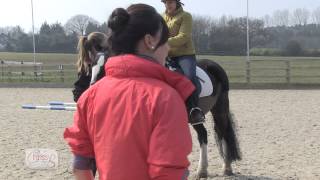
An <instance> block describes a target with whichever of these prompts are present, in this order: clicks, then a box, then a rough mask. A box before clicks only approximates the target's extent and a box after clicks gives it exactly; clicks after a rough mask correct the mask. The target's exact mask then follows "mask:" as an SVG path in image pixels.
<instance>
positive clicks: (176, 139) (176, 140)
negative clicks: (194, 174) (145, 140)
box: [148, 92, 192, 180]
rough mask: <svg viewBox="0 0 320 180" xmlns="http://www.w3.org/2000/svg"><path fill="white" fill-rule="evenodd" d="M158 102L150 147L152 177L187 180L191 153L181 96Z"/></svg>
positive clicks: (149, 159)
mask: <svg viewBox="0 0 320 180" xmlns="http://www.w3.org/2000/svg"><path fill="white" fill-rule="evenodd" d="M175 93H176V92H175ZM160 99H161V100H160ZM159 101H160V102H159V103H158V105H157V106H156V107H155V108H156V111H155V112H156V113H155V116H156V119H157V121H156V124H155V125H154V128H153V131H152V134H151V139H150V145H149V156H148V163H149V175H150V178H151V179H153V180H167V179H177V180H181V179H185V178H186V175H187V174H188V166H189V161H188V158H187V156H188V155H189V154H190V153H191V149H192V142H191V141H192V140H191V135H190V130H189V126H188V121H187V112H186V108H185V104H184V103H183V100H182V99H181V97H180V96H179V95H178V93H176V94H171V95H166V97H160V98H159Z"/></svg>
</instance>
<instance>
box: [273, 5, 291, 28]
mask: <svg viewBox="0 0 320 180" xmlns="http://www.w3.org/2000/svg"><path fill="white" fill-rule="evenodd" d="M289 15H290V14H289V10H287V9H286V10H276V11H275V12H274V13H273V17H272V21H273V24H274V25H275V26H288V25H289Z"/></svg>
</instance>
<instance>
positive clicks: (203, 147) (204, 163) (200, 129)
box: [193, 124, 208, 178]
mask: <svg viewBox="0 0 320 180" xmlns="http://www.w3.org/2000/svg"><path fill="white" fill-rule="evenodd" d="M193 128H194V129H195V130H196V132H197V134H198V140H199V143H200V158H199V164H198V169H197V178H207V177H208V154H207V145H208V135H207V130H206V128H205V127H204V125H203V124H198V125H193Z"/></svg>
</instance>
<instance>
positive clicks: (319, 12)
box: [312, 7, 320, 25]
mask: <svg viewBox="0 0 320 180" xmlns="http://www.w3.org/2000/svg"><path fill="white" fill-rule="evenodd" d="M312 18H313V22H314V23H315V24H317V25H320V7H318V8H316V9H315V10H314V11H313V12H312Z"/></svg>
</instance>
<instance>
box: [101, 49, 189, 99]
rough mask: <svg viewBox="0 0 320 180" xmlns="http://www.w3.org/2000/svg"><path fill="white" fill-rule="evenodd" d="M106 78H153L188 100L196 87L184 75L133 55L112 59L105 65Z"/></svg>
mask: <svg viewBox="0 0 320 180" xmlns="http://www.w3.org/2000/svg"><path fill="white" fill-rule="evenodd" d="M105 72H106V76H111V77H117V78H127V77H142V78H153V79H157V80H160V81H163V82H165V83H166V84H168V85H169V86H171V87H172V88H174V89H176V91H177V92H178V93H179V94H180V95H181V97H182V98H183V99H184V100H186V99H187V98H188V97H189V96H190V95H191V93H192V92H193V91H194V89H195V87H194V86H193V84H192V83H191V81H189V79H187V78H186V77H184V76H183V75H181V74H179V73H176V72H172V71H170V70H168V69H167V68H165V67H163V66H162V65H160V64H158V63H157V62H154V61H152V60H147V59H145V58H143V57H139V56H136V55H132V54H125V55H119V56H114V57H110V58H109V59H108V61H107V63H106V64H105Z"/></svg>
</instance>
